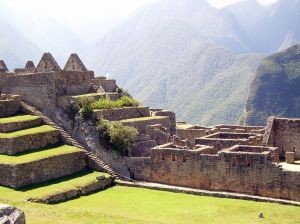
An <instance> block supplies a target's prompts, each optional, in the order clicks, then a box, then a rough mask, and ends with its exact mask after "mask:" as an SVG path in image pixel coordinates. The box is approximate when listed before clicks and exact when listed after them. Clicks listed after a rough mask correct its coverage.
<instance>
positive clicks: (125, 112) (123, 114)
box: [93, 107, 150, 121]
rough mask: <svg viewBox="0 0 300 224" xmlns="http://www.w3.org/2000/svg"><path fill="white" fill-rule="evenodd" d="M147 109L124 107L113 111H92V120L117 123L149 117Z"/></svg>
mask: <svg viewBox="0 0 300 224" xmlns="http://www.w3.org/2000/svg"><path fill="white" fill-rule="evenodd" d="M149 116H150V110H149V107H124V108H115V109H103V110H94V113H93V118H94V119H95V120H97V121H98V120H100V119H101V117H103V118H104V119H106V120H110V121H118V120H124V119H129V118H139V117H149Z"/></svg>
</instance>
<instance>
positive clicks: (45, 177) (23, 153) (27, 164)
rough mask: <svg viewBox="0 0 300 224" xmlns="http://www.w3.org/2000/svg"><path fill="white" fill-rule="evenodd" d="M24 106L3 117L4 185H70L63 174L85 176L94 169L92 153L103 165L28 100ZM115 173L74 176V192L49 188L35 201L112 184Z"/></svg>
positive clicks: (0, 181) (0, 178) (0, 156)
mask: <svg viewBox="0 0 300 224" xmlns="http://www.w3.org/2000/svg"><path fill="white" fill-rule="evenodd" d="M21 108H22V111H19V112H18V113H17V114H15V115H11V116H9V117H4V118H0V185H2V186H5V187H10V188H14V189H22V191H23V189H24V187H26V188H27V187H28V186H29V187H30V188H34V190H35V191H39V189H40V187H41V184H42V185H43V187H45V184H44V183H45V182H46V183H47V185H49V186H51V185H52V184H53V182H57V181H58V180H60V184H61V185H66V183H65V181H64V180H63V178H65V177H66V176H69V175H77V173H84V175H83V177H81V178H85V175H88V172H91V171H88V170H89V168H88V164H89V157H93V158H92V160H95V161H96V163H97V164H99V165H100V162H101V161H99V159H98V158H96V157H95V158H94V156H93V154H92V153H89V152H86V151H85V150H84V148H83V147H82V146H81V145H79V144H78V143H77V142H76V141H75V140H73V139H72V138H70V137H69V136H67V137H68V138H67V139H66V141H65V140H64V137H63V135H64V134H65V133H61V132H62V130H61V129H60V128H58V127H57V126H56V125H55V124H54V123H51V122H45V120H47V118H46V117H45V116H44V115H43V114H42V113H39V112H36V113H29V112H30V110H31V109H33V108H30V106H29V105H25V103H22V107H21ZM26 108H27V109H26ZM40 115H42V116H40ZM101 166H103V170H109V171H110V173H112V174H113V176H116V175H115V174H114V173H113V171H112V170H110V169H109V167H108V166H106V165H105V164H102V163H101ZM85 173H86V174H85ZM113 176H112V175H109V174H105V173H100V172H96V173H95V174H94V175H93V176H89V181H86V182H85V183H84V184H81V183H80V182H78V183H76V184H75V182H76V178H77V177H76V178H75V177H74V180H72V181H73V182H74V187H73V189H71V190H72V191H71V192H70V189H69V188H65V189H63V190H61V191H60V192H59V194H57V192H56V191H49V192H48V188H46V189H44V192H45V194H44V196H43V198H39V196H37V197H35V198H34V199H33V200H32V201H35V202H42V203H55V202H59V201H64V200H68V199H71V198H74V197H78V196H80V195H86V194H88V193H91V192H94V191H96V190H100V189H104V188H107V187H109V186H111V185H112V184H113V180H114V178H113ZM96 177H97V178H96ZM127 180H128V179H127ZM78 181H80V178H79V179H78ZM49 189H50V188H49ZM45 195H46V196H45Z"/></svg>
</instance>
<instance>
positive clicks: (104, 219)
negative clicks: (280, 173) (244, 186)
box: [0, 186, 300, 224]
mask: <svg viewBox="0 0 300 224" xmlns="http://www.w3.org/2000/svg"><path fill="white" fill-rule="evenodd" d="M33 191H34V190H33ZM31 194H33V192H32V191H25V192H22V191H15V190H12V189H9V188H4V187H0V203H6V204H12V205H15V206H17V207H19V208H21V209H22V210H24V211H25V214H26V218H27V223H28V224H50V223H51V224H52V223H55V224H65V223H68V224H81V223H82V224H86V223H89V224H98V223H101V224H121V223H122V224H123V223H124V224H149V223H151V224H202V223H203V224H225V223H229V224H241V223H243V224H283V223H284V224H299V223H300V219H299V214H300V208H299V207H293V206H284V205H279V204H271V203H262V202H252V201H244V200H235V199H220V198H213V197H201V196H194V195H187V194H176V193H170V192H163V191H155V190H148V189H140V188H129V187H120V186H117V187H113V188H109V189H107V190H105V191H101V192H98V193H95V194H92V195H89V196H83V197H80V198H77V199H74V200H71V201H67V202H64V203H60V204H56V205H42V204H35V203H26V202H25V199H26V198H27V197H28V195H31ZM259 212H263V213H264V215H265V219H258V213H259Z"/></svg>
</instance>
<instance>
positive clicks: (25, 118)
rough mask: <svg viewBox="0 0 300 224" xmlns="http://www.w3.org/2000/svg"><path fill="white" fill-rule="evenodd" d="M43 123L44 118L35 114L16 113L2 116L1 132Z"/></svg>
mask: <svg viewBox="0 0 300 224" xmlns="http://www.w3.org/2000/svg"><path fill="white" fill-rule="evenodd" d="M41 124H42V119H41V118H40V117H38V116H33V115H23V114H22V115H16V116H12V117H7V118H0V132H2V133H8V132H13V131H18V130H21V129H26V128H32V127H36V126H39V125H41Z"/></svg>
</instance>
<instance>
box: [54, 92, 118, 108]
mask: <svg viewBox="0 0 300 224" xmlns="http://www.w3.org/2000/svg"><path fill="white" fill-rule="evenodd" d="M119 98H120V97H119V94H118V93H89V94H83V95H75V96H61V97H59V98H58V100H57V106H59V107H61V108H65V107H66V106H68V105H69V104H70V103H71V102H75V103H80V102H81V101H82V100H83V99H87V100H89V101H97V100H100V99H110V100H117V99H119Z"/></svg>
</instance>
